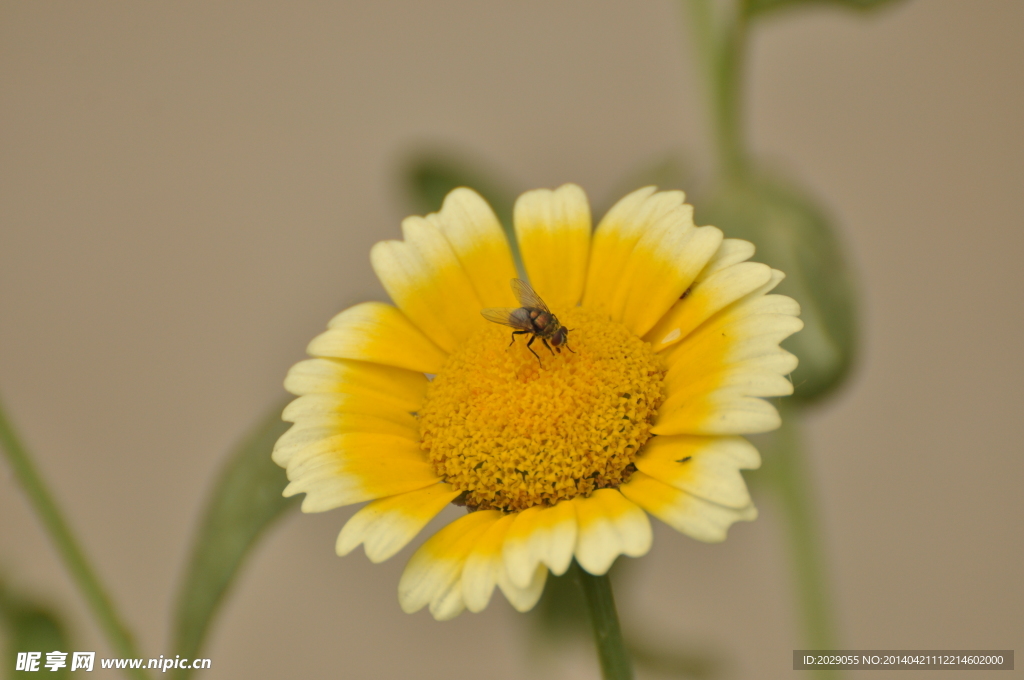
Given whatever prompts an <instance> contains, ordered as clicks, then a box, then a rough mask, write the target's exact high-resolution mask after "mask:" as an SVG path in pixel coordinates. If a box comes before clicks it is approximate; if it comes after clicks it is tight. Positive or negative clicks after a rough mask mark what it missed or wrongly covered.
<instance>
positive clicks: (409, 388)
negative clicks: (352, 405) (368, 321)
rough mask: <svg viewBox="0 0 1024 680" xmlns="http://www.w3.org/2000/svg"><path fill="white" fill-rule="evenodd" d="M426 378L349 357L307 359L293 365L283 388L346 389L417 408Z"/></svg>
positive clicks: (293, 390)
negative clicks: (349, 358)
mask: <svg viewBox="0 0 1024 680" xmlns="http://www.w3.org/2000/svg"><path fill="white" fill-rule="evenodd" d="M428 384H429V381H428V380H427V377H426V376H425V375H423V374H422V373H420V372H417V371H410V370H406V369H404V368H395V367H393V366H384V365H381V364H372V363H368V362H365V361H352V360H348V359H307V360H305V361H300V362H299V363H297V364H295V365H294V366H292V368H291V370H290V371H288V376H287V377H286V378H285V379H284V388H285V389H286V390H288V391H289V392H291V393H292V394H299V395H303V394H318V393H323V394H330V393H336V392H347V393H353V394H359V395H365V396H368V397H369V398H374V399H378V400H380V401H383V402H386V403H391V404H394V405H395V407H396V408H399V409H402V410H405V411H416V410H418V409H419V407H420V406H422V405H423V400H424V399H425V398H426V396H427V385H428Z"/></svg>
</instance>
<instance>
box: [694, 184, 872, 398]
mask: <svg viewBox="0 0 1024 680" xmlns="http://www.w3.org/2000/svg"><path fill="white" fill-rule="evenodd" d="M695 205H696V207H697V220H698V223H699V224H713V225H715V226H717V227H719V228H720V229H722V230H723V231H724V232H725V234H726V236H728V237H735V238H742V239H747V240H748V241H752V242H753V243H754V244H755V245H756V246H757V255H755V256H754V259H755V260H756V261H758V262H765V263H767V264H769V265H771V266H772V267H774V268H776V269H780V270H782V271H783V272H785V274H786V280H785V281H783V282H782V284H781V285H780V286H779V287H778V288H777V289H776V291H775V292H778V293H782V294H784V295H790V296H792V297H793V298H795V299H796V300H797V301H798V302H799V303H800V306H801V318H802V319H803V321H804V324H805V325H804V329H803V330H802V331H800V332H799V333H797V334H796V335H794V336H792V337H791V338H789V339H788V340H786V341H785V342H784V343H783V345H782V346H783V347H785V348H786V349H788V350H789V351H791V352H793V353H794V354H796V355H797V357H799V359H800V365H799V367H797V369H796V371H794V373H793V384H794V386H795V388H796V392H795V394H794V397H793V398H794V399H798V400H803V401H805V402H809V401H813V400H817V399H819V398H821V397H822V396H824V395H825V394H827V393H829V392H830V391H832V390H834V389H835V388H836V387H838V386H839V385H840V384H841V383H842V382H843V379H844V378H845V377H846V375H847V373H848V372H849V369H850V366H851V363H852V362H853V359H854V355H855V352H856V343H857V332H856V299H855V298H856V293H855V289H854V285H853V281H852V276H851V273H850V270H849V267H848V266H847V263H846V259H845V257H844V255H843V251H842V247H841V245H840V243H839V241H838V239H837V236H836V233H835V231H834V229H833V227H832V225H831V223H830V221H829V219H828V218H827V217H826V216H825V213H824V211H823V210H822V209H821V208H820V207H818V205H816V204H815V203H814V202H813V201H811V200H810V199H809V198H807V197H806V196H805V195H803V194H802V193H800V192H798V191H796V190H794V189H792V188H790V187H787V186H784V185H783V184H782V183H780V182H778V181H777V180H771V179H768V178H766V177H761V178H755V179H750V180H746V181H740V182H736V183H733V184H730V185H726V186H723V187H721V188H720V189H718V190H717V191H715V192H713V193H712V194H711V195H710V196H708V197H706V198H705V199H704V200H703V201H695Z"/></svg>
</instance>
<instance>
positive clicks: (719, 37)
mask: <svg viewBox="0 0 1024 680" xmlns="http://www.w3.org/2000/svg"><path fill="white" fill-rule="evenodd" d="M686 4H687V5H688V6H689V10H690V22H689V23H690V25H691V27H692V29H693V30H692V35H693V40H694V43H695V46H696V48H697V62H698V64H699V65H700V68H701V70H702V71H703V73H702V76H703V79H704V86H705V91H706V93H707V95H706V96H707V100H708V104H709V109H710V112H711V126H712V129H713V130H714V136H715V147H716V152H717V154H716V155H717V156H718V165H719V167H718V173H719V175H721V176H722V177H723V178H724V179H727V180H730V179H735V178H738V177H740V176H741V175H743V174H744V173H745V172H746V170H747V154H746V143H745V140H744V135H743V115H742V114H743V105H742V97H743V67H744V64H745V62H746V55H747V33H748V31H747V28H748V17H747V10H746V4H747V3H746V1H745V0H738V1H737V2H735V3H732V4H731V6H730V8H729V9H731V10H732V11H731V14H730V15H728V16H718V17H716V16H715V13H716V12H715V10H716V3H714V2H713V0H686ZM719 9H722V8H721V7H719Z"/></svg>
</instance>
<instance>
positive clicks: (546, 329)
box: [480, 279, 576, 362]
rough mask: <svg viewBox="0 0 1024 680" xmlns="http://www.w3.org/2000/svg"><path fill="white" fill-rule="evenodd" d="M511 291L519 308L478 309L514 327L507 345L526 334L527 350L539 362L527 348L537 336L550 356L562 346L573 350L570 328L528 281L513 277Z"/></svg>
mask: <svg viewBox="0 0 1024 680" xmlns="http://www.w3.org/2000/svg"><path fill="white" fill-rule="evenodd" d="M512 292H513V293H515V296H516V299H517V300H519V304H521V305H522V307H519V308H512V307H488V308H487V309H483V310H481V311H480V313H481V314H483V316H484V318H485V319H487V320H488V321H493V322H494V323H500V324H501V325H502V326H508V327H509V328H515V329H516V330H514V331H512V342H510V343H509V344H508V346H509V347H511V346H512V345H513V344H514V343H515V341H516V336H517V335H524V334H529V335H530V341H529V342H527V343H526V349H528V350H530V352H531V353H532V354H533V356H535V357H537V361H538V362H540V355H538V354H537V353H536V352H534V351H533V348H532V347H530V345H532V344H533V341H534V340H536V339H537V338H540V339H541V342H543V343H544V346H545V347H547V348H548V351H549V352H551V354H552V355H553V354H554V353H555V350H558V352H559V353H561V352H562V347H563V346H564V347H565V348H566V349H567V350H569V351H570V352H572V353H573V354H575V353H576V352H573V350H572V348H571V347H569V345H568V342H569V329H568V328H566V327H565V326H563V325H562V324H560V323H559V322H558V317H557V316H555V315H554V314H552V313H551V310H550V309H548V306H547V305H546V304H544V301H543V300H541V299H540V296H539V295H537V292H536V291H534V290H533V288H531V287H530V284H528V283H527V282H526V281H523V280H522V279H512ZM549 341H550V343H549ZM552 347H553V348H554V349H552Z"/></svg>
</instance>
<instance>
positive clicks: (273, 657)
mask: <svg viewBox="0 0 1024 680" xmlns="http://www.w3.org/2000/svg"><path fill="white" fill-rule="evenodd" d="M1022 28H1024V4H1022V3H1020V2H1017V1H1015V0H1002V1H996V0H979V1H977V2H968V1H966V0H960V1H956V0H948V1H939V0H917V1H916V2H908V3H905V4H901V5H898V6H896V7H894V8H892V9H891V10H889V11H885V12H882V13H880V14H878V15H876V16H872V17H869V18H863V17H858V16H855V15H848V14H846V13H844V12H840V11H835V10H821V11H812V12H809V13H804V14H800V15H798V16H792V17H787V18H780V19H778V20H776V21H773V22H771V23H770V24H769V25H765V26H764V27H763V30H760V31H759V32H758V34H757V36H756V39H755V41H754V43H753V47H752V57H753V59H754V67H753V69H752V73H751V88H750V92H751V97H750V104H751V106H752V114H751V120H750V130H751V137H752V141H753V144H754V145H755V147H756V148H757V149H758V150H759V151H760V152H761V153H763V154H764V155H765V156H767V157H769V158H771V159H773V160H774V161H776V162H778V163H779V164H781V165H783V166H784V167H786V168H788V169H789V171H791V172H792V173H793V174H795V175H796V176H798V177H800V178H801V179H802V180H803V181H804V182H805V183H806V184H807V185H809V186H810V187H811V188H812V189H814V190H815V191H816V192H817V193H818V194H819V195H820V196H821V197H822V198H823V199H824V200H825V201H826V202H827V204H828V205H829V206H830V207H831V209H832V210H833V212H834V214H835V215H836V216H837V217H838V218H839V219H840V220H841V222H842V224H843V226H844V231H845V237H846V241H847V243H848V244H849V246H850V252H851V256H852V257H853V259H854V260H855V262H856V264H857V265H858V269H859V274H860V279H861V282H862V284H863V287H864V304H863V311H864V353H863V360H862V363H861V365H860V367H859V370H858V371H857V373H856V376H855V378H854V379H853V380H852V382H851V384H850V385H849V387H848V389H847V390H846V391H845V392H844V393H843V394H842V395H840V396H839V398H837V399H835V400H833V401H832V402H830V403H829V404H828V405H827V406H826V407H825V408H823V409H821V410H820V412H819V413H817V414H816V416H815V417H814V419H813V423H812V425H811V431H810V440H811V444H812V445H813V448H814V459H813V465H814V473H815V479H816V484H817V487H816V494H817V496H818V497H819V498H820V499H821V516H820V521H821V523H822V525H823V526H824V527H825V529H826V532H827V533H826V540H827V545H826V549H827V555H828V559H829V565H830V573H831V576H832V580H833V583H834V584H835V593H836V598H837V600H838V604H839V618H840V624H841V629H842V635H843V641H844V644H845V646H846V647H848V648H872V647H874V648H1016V649H1017V651H1018V652H1020V651H1021V650H1024V615H1022V612H1024V586H1022V585H1021V561H1022V557H1024V554H1022V553H1024V551H1022V545H1021V542H1022V533H1024V532H1022V521H1021V520H1022V517H1024V512H1022V511H1024V507H1022V501H1021V491H1020V489H1021V482H1022V471H1024V463H1022V455H1021V454H1022V445H1021V442H1022V441H1024V425H1022V423H1024V418H1022V415H1021V412H1022V407H1024V396H1022V395H1024V387H1022V384H1024V360H1022V358H1021V357H1022V355H1021V346H1022V341H1021V336H1022V331H1024V324H1022V308H1024V305H1022V294H1021V289H1022V285H1024V275H1022V267H1021V261H1022V257H1024V236H1022V227H1024V201H1022V197H1021V189H1022V186H1024V153H1022V152H1024V136H1022V135H1024V133H1022V131H1021V124H1022V121H1024V95H1022V88H1021V74H1022V66H1024V41H1022V40H1021V38H1020V36H1021V29H1022ZM682 34H683V26H682V19H681V13H680V12H679V8H678V7H677V6H676V4H675V3H672V2H668V1H667V0H649V1H645V2H628V3H627V2H617V3H612V2H601V3H595V2H587V1H584V0H577V1H573V2H565V1H552V0H536V1H533V2H523V1H519V0H513V1H510V2H479V0H447V1H435V2H419V3H409V2H398V1H391V2H376V3H356V2H347V3H341V2H333V3H331V2H323V3H310V2H294V3H247V4H246V5H244V6H243V5H242V4H241V3H237V4H229V3H206V2H187V3H186V2H145V3H97V2H66V3H51V2H3V3H2V4H0V92H2V95H0V173H2V176H0V391H2V395H3V398H4V400H5V402H6V403H7V406H8V408H9V410H10V412H11V414H12V416H13V418H14V419H15V420H16V422H17V423H18V425H19V426H20V428H21V430H22V432H23V434H24V436H25V438H26V439H27V440H28V442H29V443H30V444H31V446H32V448H33V449H34V450H35V451H36V452H37V455H38V459H39V463H40V466H41V467H42V470H43V472H44V473H45V474H46V476H47V478H48V479H49V480H50V482H51V483H52V485H53V487H54V489H55V490H56V492H57V493H58V494H59V496H60V498H61V501H62V504H63V506H64V507H65V509H66V510H67V512H68V513H69V515H70V516H71V519H72V521H73V524H74V526H75V527H76V528H77V529H78V530H79V531H80V532H81V536H82V537H83V540H84V542H85V544H86V545H87V547H88V552H89V554H90V555H91V556H92V557H93V559H94V560H95V563H96V565H97V566H98V568H99V570H100V572H101V573H102V575H103V576H104V578H105V579H106V581H107V582H108V583H109V584H111V587H112V590H113V591H114V593H115V595H116V598H117V600H118V602H119V603H120V606H121V609H122V610H123V612H124V614H125V616H126V618H127V619H128V620H129V621H130V622H131V623H132V624H133V625H134V626H135V627H136V630H137V631H138V632H139V637H140V639H141V640H140V641H141V646H142V647H143V649H144V650H146V653H147V654H150V655H153V656H156V655H158V654H165V653H167V651H168V650H169V649H170V647H169V643H168V641H167V638H168V624H167V620H168V612H169V609H170V606H171V602H172V594H173V592H174V588H175V586H176V583H177V580H178V578H179V576H180V573H181V565H182V560H183V557H184V552H185V549H186V546H187V545H188V543H189V541H190V539H191V532H192V528H193V522H194V520H195V519H196V517H197V515H198V513H199V510H200V507H201V505H202V502H203V499H204V494H205V493H206V491H207V489H208V487H209V485H210V483H211V477H212V475H213V474H214V472H215V471H216V470H217V468H218V466H219V464H220V463H221V461H222V459H223V457H224V454H225V452H226V450H227V449H228V448H229V447H230V446H231V445H232V444H233V443H234V442H235V441H236V439H237V438H238V437H239V435H240V433H242V432H243V431H244V430H245V428H246V427H248V426H249V425H250V423H252V422H253V421H254V419H255V418H256V417H257V416H258V415H259V414H261V413H262V412H263V411H264V409H266V408H268V407H269V406H270V405H272V404H274V403H275V402H277V401H278V400H279V399H281V398H282V396H283V391H282V388H281V381H282V378H283V376H284V373H285V371H286V369H287V367H288V366H289V365H290V364H292V363H293V362H295V361H296V360H298V359H300V358H302V356H303V349H304V347H305V345H306V343H307V341H308V340H309V339H310V338H311V337H312V336H313V335H314V334H315V333H317V332H318V331H319V330H320V329H321V328H322V327H323V326H324V324H325V323H326V321H327V319H328V318H329V317H330V316H331V315H332V314H334V313H335V312H336V311H338V310H340V309H341V308H343V307H344V306H346V305H349V304H351V303H354V302H357V301H360V300H363V299H366V298H379V297H381V296H382V295H383V292H382V290H381V289H380V287H379V286H378V284H377V283H376V281H375V280H374V278H373V276H372V273H371V270H370V267H369V262H368V249H369V247H370V245H371V244H372V243H374V242H375V241H377V240H380V239H382V238H388V237H394V236H396V235H397V234H398V223H399V220H400V218H401V217H403V216H404V214H405V213H406V211H407V207H406V206H405V205H404V204H403V202H402V200H401V194H400V192H399V190H398V188H397V182H396V172H397V168H398V167H399V163H400V161H401V159H402V158H403V157H404V156H405V154H406V153H407V152H408V151H409V150H411V149H414V148H418V147H419V146H420V145H421V144H423V143H437V144H440V145H444V146H447V145H451V146H452V147H454V148H457V149H468V150H471V151H472V152H473V153H474V154H475V156H476V157H478V158H480V159H483V160H484V161H485V162H488V163H490V165H492V166H494V167H497V168H502V169H503V170H504V174H505V175H506V176H507V177H508V178H510V180H511V181H513V182H514V183H515V184H516V188H517V189H526V188H532V187H540V186H555V185H558V184H560V183H562V182H565V181H574V182H577V183H579V184H581V185H582V186H584V187H585V188H586V189H587V190H588V192H589V193H590V195H591V196H592V197H593V199H594V201H595V203H598V204H601V205H606V204H607V202H608V201H609V200H611V199H612V198H613V196H612V195H611V192H613V191H617V190H618V187H619V186H620V181H621V178H622V177H623V175H625V174H627V173H628V172H629V171H631V170H634V169H636V168H637V167H638V166H641V165H644V164H645V163H648V162H650V161H651V160H653V159H655V158H656V157H659V156H661V155H663V154H664V153H666V151H668V150H670V149H681V150H683V151H684V152H686V153H688V154H690V157H691V158H693V159H695V164H696V165H697V166H698V167H706V160H707V152H708V144H707V143H706V136H707V130H706V126H705V124H704V120H703V118H702V115H701V108H700V101H699V98H698V90H697V87H696V85H697V83H696V78H695V74H694V71H693V68H692V62H691V59H690V51H689V45H688V43H687V42H686V41H685V40H684V39H683V38H682V37H681V35H682ZM762 510H763V512H762V519H760V520H759V521H757V522H755V523H752V524H744V525H740V526H737V527H735V528H734V529H733V531H732V533H731V536H730V539H729V540H728V541H727V542H726V543H725V544H722V545H718V546H707V545H702V544H698V543H696V542H695V541H692V540H690V539H688V538H686V537H684V536H681V535H679V534H676V533H674V532H673V531H671V530H667V529H666V528H665V527H663V526H660V527H658V529H657V530H656V536H655V547H654V549H653V551H652V553H651V554H650V556H648V557H647V558H645V559H643V560H641V561H640V562H639V563H638V564H636V565H635V571H636V573H637V578H636V579H634V580H633V582H632V584H631V587H630V588H628V589H626V590H623V591H620V592H619V603H620V608H621V610H622V614H623V620H624V625H626V626H627V627H629V628H630V629H631V630H633V631H635V632H638V633H642V634H645V635H649V636H651V637H652V639H656V640H658V641H660V642H664V643H667V644H677V643H679V641H683V642H684V643H685V644H687V645H694V644H698V645H707V646H710V647H713V648H715V649H719V650H722V651H724V652H725V653H728V654H731V655H733V658H734V663H733V666H732V668H731V677H736V678H788V677H792V676H797V677H805V676H803V675H800V674H798V673H794V672H793V671H791V670H788V668H789V664H790V653H791V650H792V649H793V647H794V646H797V645H798V643H797V642H796V640H797V638H796V633H795V630H796V618H795V615H794V611H793V608H792V597H791V590H790V584H789V581H788V580H787V579H788V574H787V571H786V568H785V564H786V563H785V554H784V553H783V551H782V548H781V533H780V531H781V529H780V525H779V523H778V519H777V518H778V514H777V512H776V510H775V509H774V508H773V507H772V505H771V504H770V503H767V502H764V503H762ZM350 512H351V511H350V510H339V511H335V512H331V513H327V514H324V515H317V516H300V515H298V514H296V515H293V516H291V517H290V518H289V519H287V520H286V521H285V522H283V523H282V524H281V525H279V526H278V527H277V528H276V529H275V530H274V531H273V532H272V534H271V535H270V536H269V537H268V539H267V540H266V541H265V542H264V543H262V544H261V545H260V547H259V550H258V552H257V554H256V555H255V556H254V559H253V560H252V561H251V562H250V564H249V568H248V569H247V570H246V571H245V573H244V574H243V576H242V578H241V580H240V582H239V583H238V587H237V590H236V591H235V593H234V597H233V598H232V599H231V601H230V603H229V605H228V606H227V608H226V610H225V611H224V615H223V617H222V618H221V620H220V621H219V626H218V627H217V629H216V632H215V634H214V635H213V637H212V640H211V645H210V647H209V650H208V656H210V657H212V658H213V665H214V667H213V669H212V670H211V671H208V672H206V673H204V674H202V677H204V678H209V679H210V680H215V679H219V678H243V677H244V678H257V677H259V678H283V677H311V678H319V677H336V678H337V677H345V678H396V677H403V676H412V677H418V678H452V677H460V676H461V677H487V678H494V679H499V678H520V677H539V676H546V677H570V678H586V677H595V675H596V667H595V666H594V662H593V661H592V660H591V659H590V657H589V656H587V655H586V654H585V653H584V650H575V651H574V652H572V653H570V654H568V655H566V656H565V657H563V658H558V659H553V660H549V661H547V662H544V663H542V664H539V665H538V664H533V665H531V664H530V663H528V662H527V661H526V660H525V657H526V651H527V644H526V635H525V629H524V627H523V625H522V623H523V622H522V618H521V617H519V616H516V615H515V614H514V613H513V612H512V610H511V608H510V607H508V606H507V605H506V604H505V603H504V602H501V603H498V604H495V603H492V606H491V607H490V608H489V609H488V610H487V611H486V612H485V613H483V614H480V615H471V614H463V615H462V616H461V617H459V618H458V619H457V620H455V621H453V622H449V623H436V622H434V621H432V620H431V619H430V618H429V616H428V615H427V614H426V613H424V612H421V613H420V614H418V615H415V616H408V615H405V614H403V613H401V611H400V610H399V608H398V604H397V598H396V588H397V581H398V577H399V574H400V572H401V569H402V566H403V564H404V561H405V560H406V559H407V558H408V554H409V552H408V551H407V552H405V553H403V554H402V555H401V556H399V557H398V558H396V559H394V560H392V561H391V562H389V563H386V564H385V565H381V566H374V565H370V564H369V563H368V561H367V560H366V559H365V557H363V556H362V554H361V553H360V554H356V555H353V556H350V557H348V558H345V559H339V558H337V557H335V556H334V554H333V542H334V536H335V533H336V531H337V530H338V529H339V528H340V526H341V525H342V523H343V521H344V519H345V518H346V517H347V516H348V515H349V514H350ZM0 551H2V552H0V570H2V571H3V572H4V574H5V575H6V576H7V578H8V579H10V580H12V581H14V582H15V583H16V584H18V585H19V586H21V587H23V588H25V589H27V590H28V591H30V592H33V593H35V594H37V595H39V596H41V597H44V598H46V599H49V600H51V601H53V602H59V603H62V605H66V606H67V607H68V608H69V612H70V617H71V620H72V624H73V628H74V632H75V634H76V635H77V636H78V638H77V639H78V640H80V641H81V644H80V645H78V648H79V649H96V650H98V651H99V654H100V656H107V655H109V654H110V652H109V650H108V648H107V647H106V645H105V643H104V642H103V641H102V640H101V639H100V638H99V636H98V635H97V634H96V632H95V631H94V628H93V625H92V622H91V619H90V618H89V616H88V614H87V613H86V611H85V609H84V607H83V606H82V604H81V602H80V600H79V599H78V597H77V595H76V594H75V593H74V590H73V589H72V587H71V585H70V583H69V581H68V579H67V577H66V576H65V575H64V572H63V570H62V568H61V566H60V564H59V563H58V561H57V558H56V556H55V554H54V552H53V550H52V548H51V547H50V544H49V543H48V540H47V539H46V537H45V536H44V535H43V534H42V532H41V528H40V526H39V524H38V523H37V521H36V520H35V519H34V517H33V515H32V513H31V512H30V510H29V508H28V506H27V504H26V501H25V498H24V497H23V495H22V494H21V493H20V491H19V490H18V489H17V487H16V486H15V484H14V482H13V480H12V479H11V475H10V471H9V468H8V467H7V466H6V464H4V465H0ZM495 602H497V601H495ZM1018 663H1019V662H1018ZM1020 673H1021V672H1020V671H1015V674H1016V675H1017V676H1019V675H1020ZM101 674H102V673H101ZM111 675H112V674H111ZM931 675H936V676H938V677H942V678H950V677H961V676H959V675H951V674H941V675H939V674H929V673H917V674H915V675H914V676H913V677H915V678H925V677H929V676H931ZM1012 675H1014V673H1010V674H1007V675H1006V676H1003V675H1001V676H1000V677H1009V676H1012ZM197 677H198V676H197ZM651 677H654V676H651ZM871 677H872V678H873V679H874V678H877V679H878V680H881V678H883V677H886V674H883V673H879V674H876V675H872V676H871ZM899 677H904V676H902V675H900V676H899ZM984 677H987V676H984Z"/></svg>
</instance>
